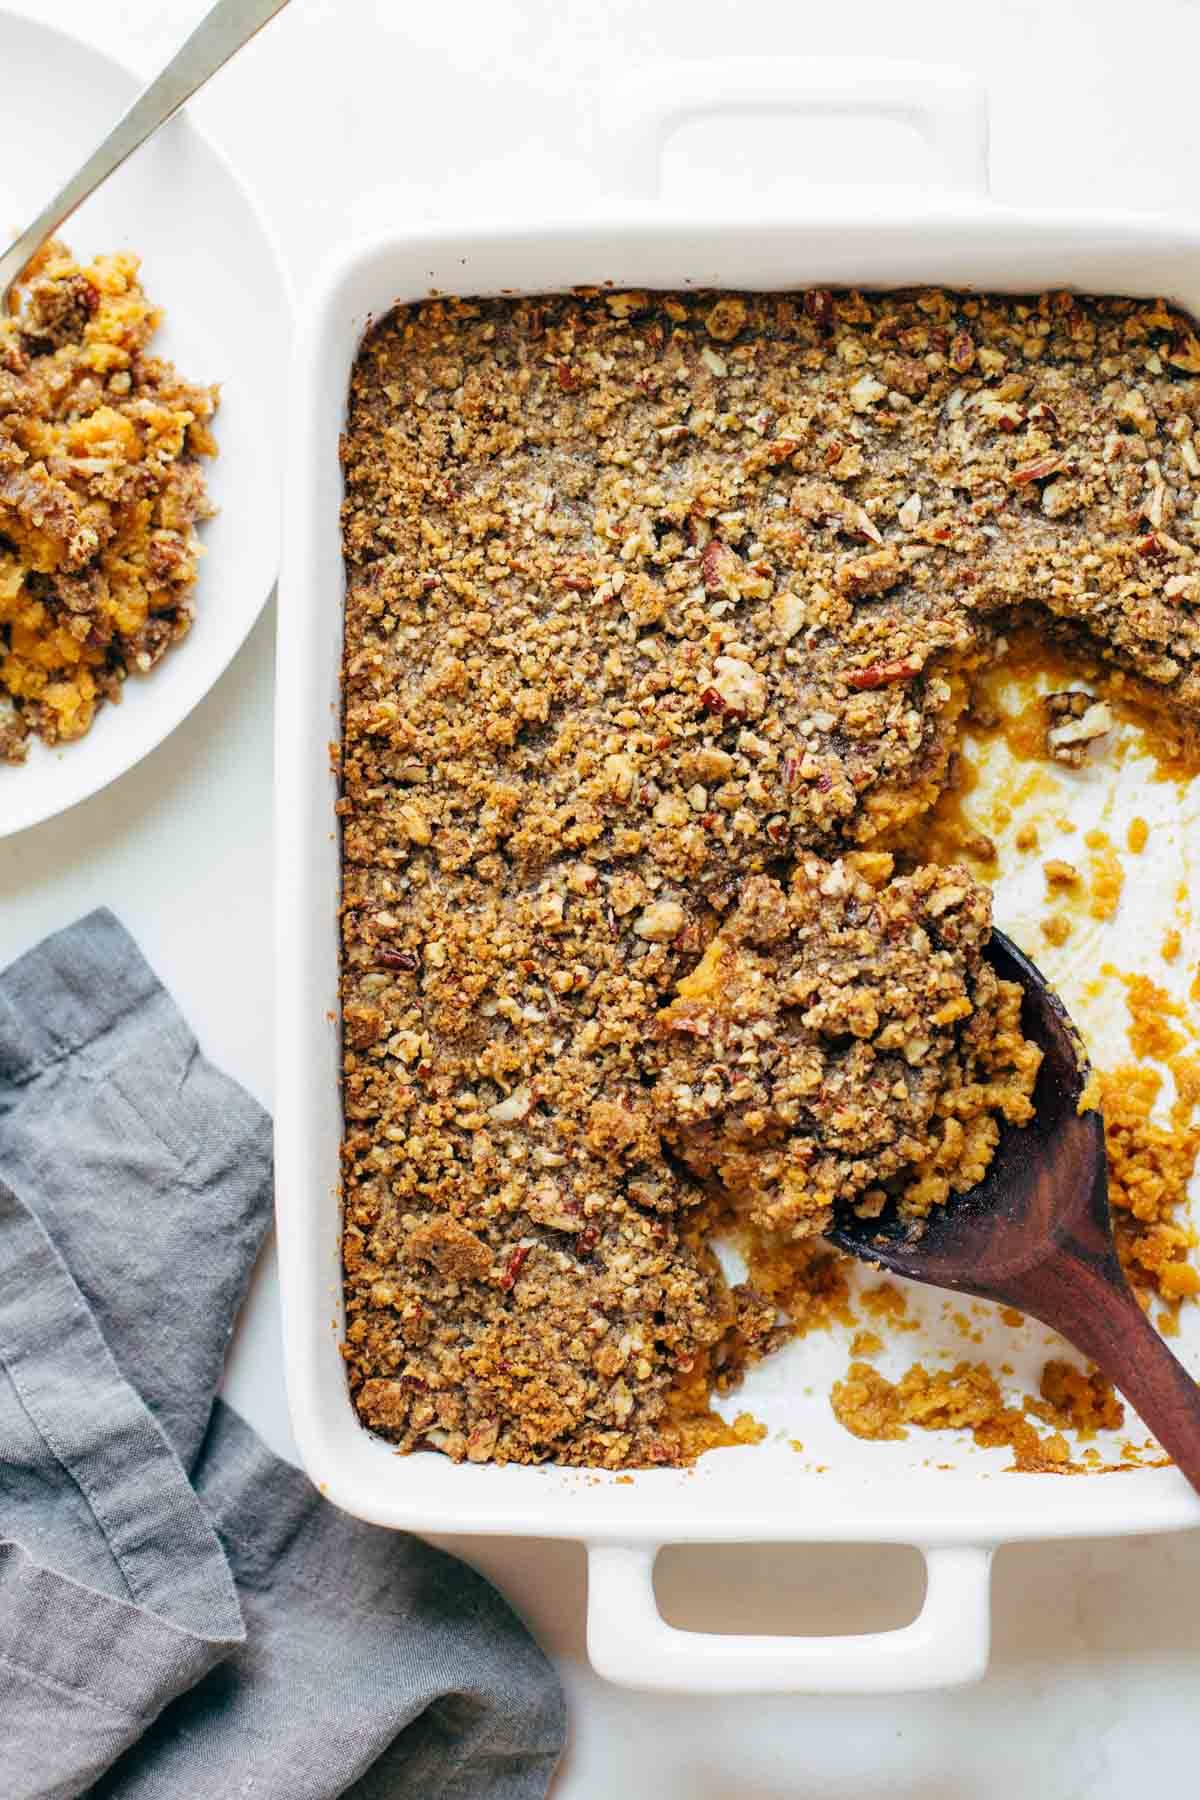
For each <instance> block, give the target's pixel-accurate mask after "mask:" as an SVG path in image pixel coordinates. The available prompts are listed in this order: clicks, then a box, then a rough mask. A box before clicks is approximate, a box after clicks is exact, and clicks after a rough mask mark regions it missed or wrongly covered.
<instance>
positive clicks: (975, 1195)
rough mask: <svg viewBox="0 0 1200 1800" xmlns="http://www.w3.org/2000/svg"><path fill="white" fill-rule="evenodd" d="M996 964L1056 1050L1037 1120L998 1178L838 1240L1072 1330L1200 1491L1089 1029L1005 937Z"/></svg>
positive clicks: (1196, 1414) (1025, 1014)
mask: <svg viewBox="0 0 1200 1800" xmlns="http://www.w3.org/2000/svg"><path fill="white" fill-rule="evenodd" d="M987 954H988V960H989V961H990V962H991V964H992V966H993V967H994V969H995V970H996V973H997V974H998V975H1000V976H1002V977H1003V978H1004V979H1005V980H1007V981H1015V982H1017V983H1018V984H1019V986H1020V988H1021V990H1022V995H1023V1000H1022V1008H1021V1023H1022V1027H1023V1029H1024V1031H1025V1034H1026V1036H1027V1037H1029V1038H1031V1039H1032V1040H1033V1041H1034V1042H1035V1043H1036V1044H1038V1045H1039V1046H1040V1048H1041V1050H1042V1066H1041V1068H1040V1070H1039V1072H1038V1079H1037V1085H1036V1087H1035V1089H1034V1094H1033V1101H1034V1108H1035V1111H1034V1116H1033V1118H1032V1120H1031V1121H1030V1122H1029V1124H1028V1125H1024V1126H1020V1127H1018V1126H1013V1125H1007V1124H1005V1125H1003V1126H1002V1127H1001V1133H1000V1140H999V1143H998V1144H997V1147H996V1153H995V1156H994V1157H993V1159H992V1163H991V1166H990V1167H989V1169H988V1171H987V1174H986V1175H985V1176H984V1179H983V1180H982V1181H981V1182H980V1183H979V1184H978V1185H977V1186H976V1187H974V1188H972V1189H970V1191H969V1192H968V1193H965V1194H963V1195H961V1196H959V1197H958V1198H956V1199H953V1200H951V1201H949V1202H947V1204H946V1205H944V1206H938V1207H935V1208H934V1209H933V1211H932V1212H931V1213H930V1214H929V1216H928V1218H927V1219H923V1220H919V1221H912V1220H904V1219H901V1218H900V1217H899V1215H898V1213H897V1212H896V1211H895V1209H892V1208H889V1209H888V1210H886V1211H885V1212H884V1213H883V1214H882V1215H881V1216H880V1217H878V1218H875V1219H860V1218H858V1217H856V1215H855V1214H853V1213H851V1212H848V1211H847V1212H845V1213H844V1214H843V1215H841V1216H840V1217H839V1218H838V1220H837V1222H836V1223H835V1225H834V1226H832V1227H831V1228H830V1230H829V1231H828V1232H827V1234H826V1236H827V1238H828V1240H829V1241H830V1242H831V1243H832V1244H834V1245H836V1247H837V1248H838V1249H839V1250H844V1251H846V1252H847V1253H848V1254H849V1255H851V1256H856V1257H858V1258H859V1259H860V1260H862V1261H864V1262H868V1263H871V1264H872V1265H873V1266H874V1267H876V1268H881V1269H887V1270H889V1271H890V1272H892V1273H893V1274H896V1275H904V1276H907V1277H908V1279H909V1280H910V1281H921V1282H925V1283H927V1284H928V1285H930V1286H933V1287H940V1288H950V1289H952V1290H953V1291H954V1292H956V1293H963V1294H974V1295H977V1296H978V1297H979V1298H981V1299H984V1300H995V1301H999V1302H1000V1303H1002V1304H1003V1305H1006V1306H1015V1307H1017V1308H1019V1310H1020V1311H1021V1312H1023V1313H1029V1314H1030V1315H1032V1317H1034V1318H1036V1319H1040V1320H1041V1321H1042V1323H1043V1324H1045V1325H1049V1326H1052V1327H1053V1328H1054V1330H1056V1331H1058V1332H1060V1333H1061V1334H1062V1336H1063V1337H1064V1338H1066V1339H1067V1341H1068V1342H1069V1343H1071V1344H1073V1345H1074V1346H1075V1348H1076V1349H1077V1350H1080V1351H1082V1353H1083V1354H1084V1355H1085V1356H1087V1357H1089V1358H1090V1359H1091V1360H1092V1361H1093V1362H1094V1363H1096V1364H1097V1365H1098V1367H1099V1368H1100V1369H1102V1370H1103V1372H1104V1373H1105V1374H1106V1375H1107V1376H1108V1378H1109V1379H1110V1380H1111V1381H1112V1382H1113V1383H1114V1384H1115V1386H1116V1387H1118V1388H1119V1389H1120V1391H1121V1392H1122V1393H1123V1394H1124V1395H1125V1397H1126V1399H1127V1400H1128V1401H1129V1402H1130V1403H1131V1405H1133V1406H1134V1407H1135V1409H1136V1410H1137V1412H1138V1413H1139V1414H1140V1415H1141V1417H1142V1418H1143V1419H1144V1420H1145V1422H1146V1424H1147V1425H1148V1426H1149V1427H1150V1429H1151V1430H1152V1431H1153V1432H1154V1434H1155V1436H1156V1437H1157V1438H1158V1440H1159V1442H1160V1443H1161V1444H1162V1445H1163V1447H1164V1449H1165V1450H1167V1451H1168V1452H1169V1453H1170V1455H1171V1456H1172V1457H1173V1458H1174V1460H1175V1461H1176V1463H1177V1464H1178V1465H1179V1467H1180V1469H1181V1470H1182V1471H1183V1473H1184V1474H1185V1475H1186V1476H1187V1478H1188V1480H1189V1481H1191V1483H1192V1485H1193V1486H1194V1487H1196V1488H1197V1489H1200V1388H1197V1385H1196V1383H1195V1381H1194V1380H1193V1379H1192V1377H1191V1375H1189V1374H1188V1372H1187V1370H1186V1369H1185V1368H1184V1366H1183V1364H1182V1363H1181V1362H1179V1360H1178V1359H1177V1358H1176V1357H1175V1356H1173V1355H1172V1353H1171V1351H1170V1350H1168V1348H1167V1346H1166V1344H1165V1343H1164V1342H1163V1340H1162V1338H1161V1337H1160V1336H1159V1334H1158V1332H1157V1331H1156V1330H1155V1329H1154V1327H1153V1325H1152V1324H1151V1323H1150V1321H1149V1320H1148V1319H1147V1317H1146V1315H1145V1313H1144V1312H1143V1310H1142V1308H1141V1306H1140V1305H1139V1304H1138V1301H1137V1299H1136V1298H1135V1296H1134V1294H1133V1291H1132V1289H1131V1288H1130V1287H1129V1284H1128V1282H1127V1281H1126V1279H1125V1275H1124V1271H1123V1270H1122V1268H1121V1264H1120V1260H1119V1258H1118V1256H1117V1251H1116V1245H1115V1243H1114V1241H1113V1233H1112V1218H1111V1215H1110V1212H1109V1204H1108V1163H1107V1157H1106V1154H1105V1148H1104V1122H1103V1120H1102V1118H1101V1116H1100V1114H1099V1112H1097V1111H1095V1110H1094V1109H1088V1110H1087V1111H1084V1112H1081V1111H1080V1110H1079V1106H1080V1100H1081V1098H1082V1096H1083V1092H1084V1088H1085V1086H1086V1084H1087V1078H1088V1065H1087V1058H1086V1055H1085V1053H1084V1049H1083V1045H1082V1042H1081V1040H1080V1037H1079V1034H1078V1032H1077V1031H1076V1030H1075V1027H1074V1026H1073V1025H1072V1023H1071V1020H1070V1018H1069V1017H1068V1015H1067V1012H1066V1009H1065V1008H1064V1006H1063V1004H1062V1001H1061V1000H1060V999H1059V998H1058V995H1057V994H1056V993H1055V992H1054V991H1053V989H1052V988H1051V987H1050V986H1049V985H1048V983H1047V981H1046V979H1045V977H1044V976H1043V975H1042V974H1041V972H1040V970H1039V969H1037V968H1036V966H1035V965H1034V964H1033V963H1032V962H1030V960H1029V958H1028V957H1027V956H1025V955H1023V954H1022V952H1021V951H1020V950H1018V948H1017V946H1016V945H1015V944H1014V943H1012V941H1011V940H1010V939H1009V938H1007V937H1005V936H1004V934H1003V932H1000V931H994V932H993V933H992V938H991V943H990V945H989V948H988V952H987Z"/></svg>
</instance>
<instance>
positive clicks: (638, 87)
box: [603, 56, 988, 201]
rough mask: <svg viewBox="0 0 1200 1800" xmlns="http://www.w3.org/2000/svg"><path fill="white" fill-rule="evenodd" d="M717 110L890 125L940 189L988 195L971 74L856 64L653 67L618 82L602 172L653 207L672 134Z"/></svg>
mask: <svg viewBox="0 0 1200 1800" xmlns="http://www.w3.org/2000/svg"><path fill="white" fill-rule="evenodd" d="M722 113H759V114H762V113H805V114H809V115H812V114H817V115H825V116H830V117H836V116H842V117H860V118H864V117H865V118H879V119H894V120H897V121H899V122H900V123H901V124H905V125H909V126H911V128H912V129H913V130H914V131H916V132H918V133H919V134H920V136H921V137H923V138H924V139H925V141H926V143H927V144H928V145H929V146H930V148H931V149H932V150H933V152H934V154H935V156H936V157H937V159H938V161H939V162H940V164H941V167H942V171H943V178H944V179H943V185H944V186H945V187H947V188H949V189H951V190H953V191H956V192H959V193H963V194H967V195H970V196H971V197H972V198H974V199H976V200H981V199H986V198H987V192H988V108H987V94H986V92H985V90H984V88H983V87H982V85H981V84H980V83H979V82H978V81H976V79H975V78H974V76H972V75H969V74H967V73H966V71H965V70H962V69H955V68H951V67H948V66H943V65H941V64H938V63H917V62H891V61H887V60H885V59H875V58H860V57H855V58H850V57H841V58H838V57H831V58H822V57H793V58H789V57H782V58H781V57H759V56H734V57H722V58H718V59H714V60H711V61H698V62H685V63H662V64H654V65H652V66H650V67H649V68H647V69H646V70H645V71H644V72H642V73H641V74H634V75H631V76H628V77H627V78H623V80H622V83H621V87H620V89H619V91H618V92H617V93H615V94H613V95H611V96H609V97H607V98H606V100H605V105H604V114H603V131H604V155H605V160H606V173H607V174H609V175H611V176H612V177H614V178H615V179H616V180H617V181H618V182H619V183H620V184H621V185H622V187H624V189H625V190H626V191H627V192H629V193H630V194H634V195H637V196H639V197H640V198H641V199H643V200H649V201H654V200H657V198H658V195H659V187H660V182H661V175H662V151H663V146H664V144H665V143H666V140H667V138H668V137H669V136H670V134H671V132H672V131H674V130H676V129H677V128H678V127H679V126H680V125H683V124H686V123H688V122H690V121H691V120H694V119H702V118H711V117H714V116H717V115H720V114H722Z"/></svg>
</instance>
